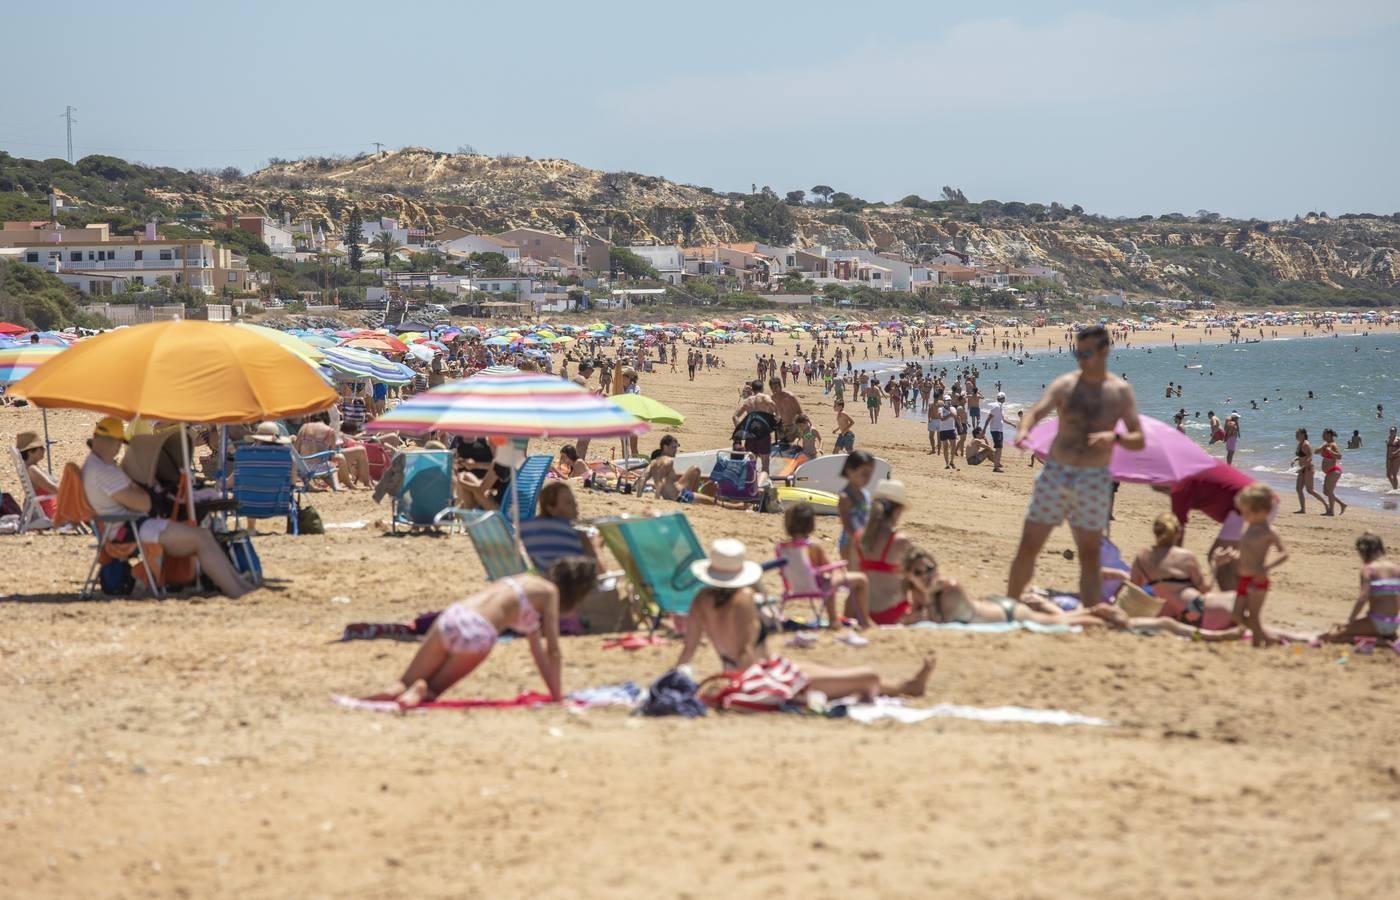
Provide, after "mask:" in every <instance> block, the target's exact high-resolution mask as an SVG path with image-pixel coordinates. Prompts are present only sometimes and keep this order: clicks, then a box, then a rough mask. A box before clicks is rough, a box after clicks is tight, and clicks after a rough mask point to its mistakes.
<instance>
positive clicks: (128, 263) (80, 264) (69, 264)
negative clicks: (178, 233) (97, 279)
mask: <svg viewBox="0 0 1400 900" xmlns="http://www.w3.org/2000/svg"><path fill="white" fill-rule="evenodd" d="M62 262H63V268H65V269H83V270H93V269H100V270H106V271H111V270H116V271H128V272H140V271H144V270H147V269H185V268H190V269H212V268H213V267H214V261H213V260H211V259H209V258H208V257H201V258H199V259H189V260H184V259H91V260H89V259H82V260H77V261H70V260H67V259H65V260H62Z"/></svg>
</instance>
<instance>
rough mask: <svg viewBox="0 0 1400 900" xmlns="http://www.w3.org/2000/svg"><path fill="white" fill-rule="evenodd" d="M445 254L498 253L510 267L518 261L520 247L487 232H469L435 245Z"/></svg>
mask: <svg viewBox="0 0 1400 900" xmlns="http://www.w3.org/2000/svg"><path fill="white" fill-rule="evenodd" d="M435 246H436V247H437V249H439V250H441V251H442V252H443V253H444V254H445V255H447V256H471V255H472V254H473V253H499V254H501V255H502V256H504V257H505V258H506V261H507V262H509V263H510V264H511V266H512V267H514V266H516V265H517V264H519V262H520V247H518V246H517V245H515V244H513V243H511V242H510V241H505V240H502V239H500V238H497V237H492V236H491V235H489V234H469V235H466V236H464V237H459V238H453V239H452V240H450V241H440V242H438V243H437V244H436V245H435Z"/></svg>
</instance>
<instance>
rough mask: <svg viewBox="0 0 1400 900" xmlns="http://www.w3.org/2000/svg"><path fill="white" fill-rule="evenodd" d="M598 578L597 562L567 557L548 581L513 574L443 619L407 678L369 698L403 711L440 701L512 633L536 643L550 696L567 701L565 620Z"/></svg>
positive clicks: (557, 562) (450, 609)
mask: <svg viewBox="0 0 1400 900" xmlns="http://www.w3.org/2000/svg"><path fill="white" fill-rule="evenodd" d="M597 580H598V566H597V563H596V562H595V561H594V560H592V559H589V558H588V557H586V556H565V557H561V558H559V559H557V560H555V561H554V564H553V565H551V566H550V567H549V577H548V578H542V577H540V576H539V575H514V576H511V577H510V578H502V579H501V580H500V581H497V582H494V583H492V584H489V585H487V586H486V588H485V589H483V590H481V591H478V592H477V593H475V594H473V595H471V596H470V597H468V598H467V599H465V600H462V601H461V602H459V603H454V604H452V605H451V606H449V607H447V609H445V610H443V611H442V612H441V613H440V614H438V617H437V619H436V620H435V621H434V622H433V625H432V627H431V628H430V629H429V630H428V635H427V637H425V638H424V639H423V645H422V646H421V647H419V648H418V653H417V654H415V655H414V657H413V661H412V662H411V663H409V664H408V669H407V670H405V671H404V673H403V677H402V678H400V679H399V680H398V682H397V683H396V684H394V685H393V686H392V687H390V688H389V689H388V690H386V691H384V692H382V693H379V694H375V695H373V696H371V697H367V698H365V699H368V700H389V701H395V702H397V703H398V704H399V706H401V707H403V708H404V709H410V708H412V707H415V706H418V705H420V704H423V703H428V702H431V701H433V700H436V699H437V698H438V697H440V696H442V694H443V693H444V692H445V691H446V690H447V689H448V688H450V687H452V686H453V685H454V684H456V683H457V682H459V681H461V680H462V679H463V678H465V677H467V676H468V675H470V674H471V673H472V671H473V670H475V669H476V667H477V666H479V665H481V663H482V662H483V661H484V660H485V659H486V657H487V656H488V655H489V654H490V653H491V648H492V647H494V646H495V645H496V639H497V638H498V637H500V635H501V633H502V632H504V631H505V630H506V629H510V630H511V631H514V632H516V633H517V634H523V635H525V636H526V637H527V638H528V639H529V641H530V654H531V655H532V656H533V657H534V659H535V666H536V668H538V669H539V672H540V677H541V678H543V679H544V683H545V686H546V687H547V688H548V689H549V695H550V696H551V697H552V698H554V699H555V700H559V699H561V698H562V697H563V696H564V689H563V682H562V669H563V657H562V655H561V654H560V652H559V616H560V614H561V613H569V612H572V611H573V610H574V608H575V607H576V606H578V604H579V603H580V602H581V601H582V600H583V598H585V597H587V596H588V594H589V592H590V591H592V590H593V588H594V587H595V586H596V584H597Z"/></svg>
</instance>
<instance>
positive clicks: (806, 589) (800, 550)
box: [774, 540, 846, 622]
mask: <svg viewBox="0 0 1400 900" xmlns="http://www.w3.org/2000/svg"><path fill="white" fill-rule="evenodd" d="M808 544H809V542H808V541H806V540H794V541H782V542H781V543H779V544H778V545H777V546H776V547H775V548H774V555H776V556H777V558H778V559H779V560H781V561H783V563H784V565H783V566H782V568H781V570H780V571H781V574H782V578H783V595H782V597H781V598H780V599H779V600H778V604H777V606H778V609H777V618H778V619H779V621H781V620H782V618H783V608H784V607H786V606H787V604H789V603H794V602H795V603H801V602H802V601H804V600H805V601H807V602H808V604H809V605H810V607H811V610H812V616H813V617H814V618H815V619H816V621H817V622H820V621H821V619H822V604H823V603H824V602H825V601H826V597H827V594H828V593H829V592H830V591H832V590H834V589H833V588H831V587H830V586H829V585H827V584H826V579H825V578H824V576H826V575H827V574H829V573H831V572H834V571H836V570H837V569H844V568H845V567H846V561H845V560H840V561H839V562H831V563H827V564H826V565H824V566H814V565H812V558H811V557H810V556H808V555H807V546H808Z"/></svg>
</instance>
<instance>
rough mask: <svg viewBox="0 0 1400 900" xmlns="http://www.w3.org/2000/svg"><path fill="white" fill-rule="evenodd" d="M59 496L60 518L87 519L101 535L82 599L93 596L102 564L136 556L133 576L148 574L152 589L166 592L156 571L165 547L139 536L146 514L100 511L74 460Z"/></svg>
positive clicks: (156, 592)
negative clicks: (109, 514)
mask: <svg viewBox="0 0 1400 900" xmlns="http://www.w3.org/2000/svg"><path fill="white" fill-rule="evenodd" d="M58 498H59V500H58V512H59V519H60V520H62V521H64V522H65V523H68V524H72V523H75V522H83V523H86V524H87V526H88V528H90V529H91V530H92V533H93V535H95V536H96V538H97V542H96V544H95V546H94V547H93V557H92V565H90V566H89V567H88V574H87V578H86V579H84V580H83V587H82V590H81V591H79V593H78V596H79V598H80V599H83V600H90V599H92V597H93V595H94V594H95V592H96V591H95V588H96V587H97V585H98V581H99V577H100V573H101V570H102V567H103V566H104V565H106V564H107V563H109V562H112V561H114V560H118V559H134V560H135V561H136V566H135V567H134V570H133V572H132V574H133V576H135V577H142V576H144V578H145V581H146V584H147V586H148V587H149V588H150V589H151V593H152V594H154V595H155V596H156V597H157V598H158V599H159V598H163V597H164V596H165V585H164V583H163V582H162V581H161V580H160V578H159V577H158V576H157V575H156V573H157V572H159V568H158V567H159V565H160V557H161V556H162V555H163V554H162V552H161V547H160V545H159V544H143V543H142V542H141V541H140V540H139V539H138V535H137V529H138V528H140V523H141V520H142V519H143V518H145V516H144V515H142V514H140V513H134V512H133V513H123V514H122V515H115V516H99V515H97V512H96V511H95V510H94V509H93V508H92V505H91V504H90V503H88V499H87V494H86V493H85V492H84V491H83V474H82V471H81V470H80V469H79V468H78V466H77V464H76V463H71V462H70V463H68V464H67V465H65V466H64V467H63V474H62V475H61V476H60V477H59V480H58ZM123 525H125V526H127V527H128V529H129V533H126V534H123V532H122V526H123Z"/></svg>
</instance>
